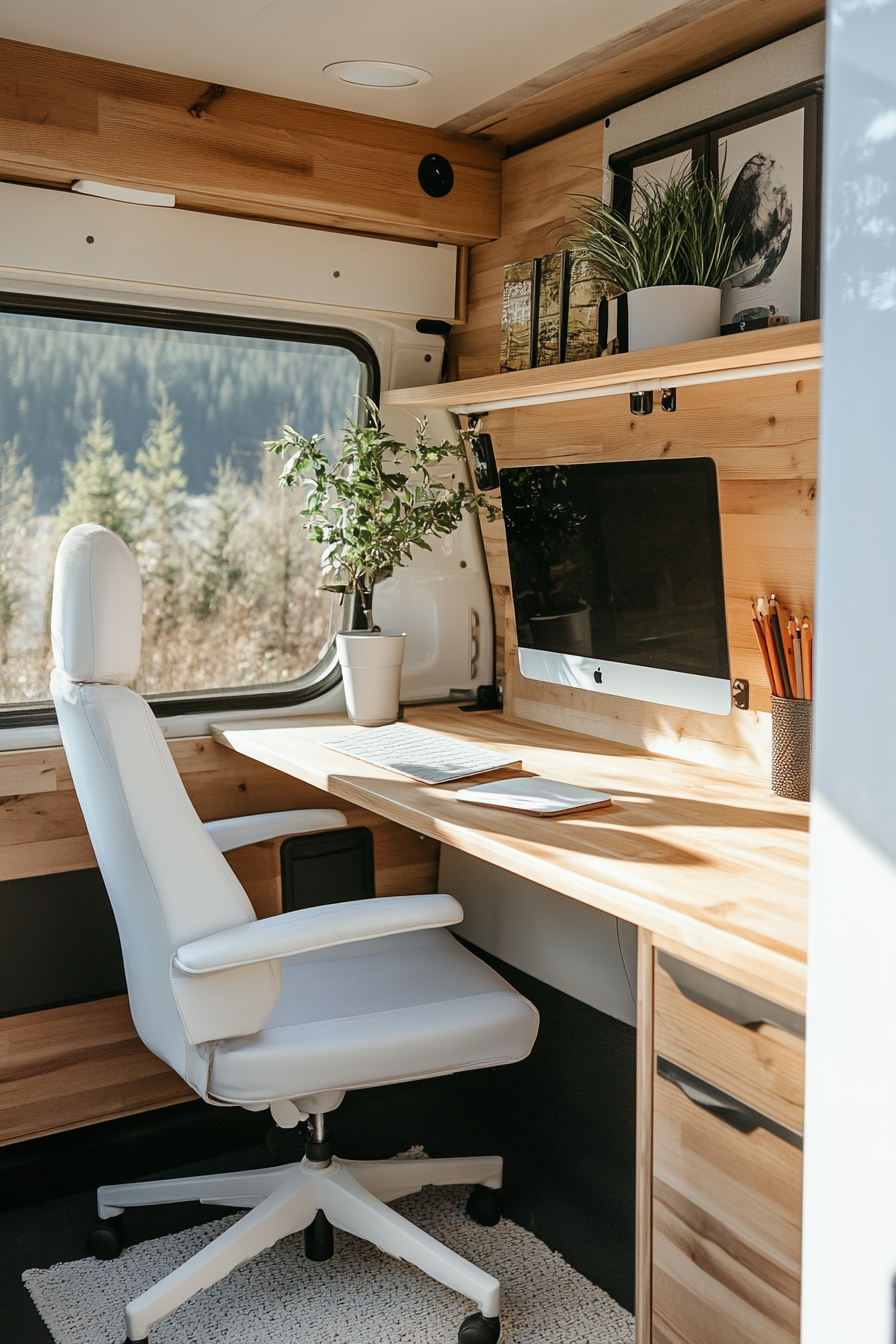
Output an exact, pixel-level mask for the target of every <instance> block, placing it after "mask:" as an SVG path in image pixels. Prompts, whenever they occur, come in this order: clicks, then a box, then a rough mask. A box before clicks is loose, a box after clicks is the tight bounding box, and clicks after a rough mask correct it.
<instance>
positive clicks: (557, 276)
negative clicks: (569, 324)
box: [534, 252, 569, 368]
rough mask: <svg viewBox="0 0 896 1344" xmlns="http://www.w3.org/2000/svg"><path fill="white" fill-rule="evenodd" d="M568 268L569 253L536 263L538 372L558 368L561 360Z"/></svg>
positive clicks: (564, 343) (564, 328)
mask: <svg viewBox="0 0 896 1344" xmlns="http://www.w3.org/2000/svg"><path fill="white" fill-rule="evenodd" d="M568 264H569V253H568V252H551V253H549V254H548V255H547V256H546V257H541V258H540V259H539V262H538V267H537V275H538V302H537V305H536V317H535V342H534V345H535V360H534V363H535V365H536V366H537V367H539V368H540V367H542V366H543V365H547V364H559V363H561V361H562V360H563V358H564V346H565V345H566V305H567V298H568V295H567V288H566V272H567V268H568Z"/></svg>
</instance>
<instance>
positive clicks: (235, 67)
mask: <svg viewBox="0 0 896 1344" xmlns="http://www.w3.org/2000/svg"><path fill="white" fill-rule="evenodd" d="M823 14H824V0H685V3H684V4H678V5H673V6H669V5H668V3H667V0H554V3H553V4H551V5H547V4H545V0H490V2H489V3H488V4H486V5H483V4H481V3H480V0H451V3H450V4H444V5H439V6H431V5H425V6H421V5H420V4H419V2H418V0H382V3H379V4H376V5H371V4H370V3H369V0H331V3H330V4H328V5H325V6H324V5H320V4H316V3H312V0H298V2H297V0H156V2H155V3H154V4H153V5H151V6H147V5H144V4H142V3H139V2H138V0H82V3H81V4H79V5H77V6H72V5H71V4H69V3H68V0H41V4H39V5H35V4H34V3H33V0H5V3H4V5H3V15H2V20H0V36H3V37H6V38H11V39H14V40H17V41H19V42H27V43H32V44H36V45H40V46H45V47H52V48H55V49H56V50H59V51H69V52H76V53H79V54H82V55H87V56H94V57H99V58H101V59H103V60H107V61H116V62H121V63H124V64H127V65H134V66H140V67H143V68H146V67H149V68H151V69H154V70H159V71H165V72H167V73H168V74H172V75H180V76H183V77H186V78H188V79H194V80H197V81H205V82H206V83H219V84H223V85H225V86H227V87H236V88H241V89H245V90H249V91H254V92H258V93H263V94H272V95H275V96H277V97H280V98H288V99H291V100H294V99H295V100H301V101H302V102H304V103H313V104H316V105H319V106H321V107H333V108H341V109H343V110H346V111H350V112H356V113H364V114H367V115H370V116H375V117H386V118H389V119H394V120H397V121H403V122H410V123H413V124H415V125H417V126H420V127H435V128H437V129H438V130H440V131H442V132H443V133H446V134H448V135H464V136H471V137H476V138H481V139H489V140H492V141H494V142H496V144H497V145H498V146H507V147H510V148H511V149H513V150H520V149H524V148H527V147H529V146H531V145H533V144H536V143H539V142H540V141H543V140H545V139H548V138H550V137H552V136H555V135H558V134H561V133H562V132H564V131H568V130H571V129H573V128H575V127H576V126H581V125H584V124H586V123H587V122H588V121H591V120H594V119H596V118H597V117H602V116H605V115H607V114H608V113H609V112H612V111H614V110H616V109H617V108H619V107H623V106H626V105H627V104H629V103H631V102H634V101H636V100H637V99H639V98H643V97H645V96H647V95H649V94H651V93H653V92H655V91H657V90H658V89H659V88H662V87H668V85H669V84H672V83H676V82H678V81H680V80H683V79H688V78H690V77H691V76H693V75H694V74H697V73H700V72H701V71H703V70H707V69H710V68H712V67H713V66H717V65H719V64H721V63H723V62H724V61H727V60H731V59H732V58H734V57H736V56H738V55H742V54H743V53H744V52H746V51H749V50H752V49H753V48H755V47H757V46H761V45H763V44H764V43H766V42H770V41H773V40H774V39H775V38H778V37H782V36H785V35H786V34H787V33H790V32H793V31H795V30H796V29H798V28H800V27H804V26H806V25H807V24H809V23H814V22H816V21H818V20H819V19H820V18H822V17H823ZM636 52H637V57H635V53H636ZM358 59H368V60H381V61H382V60H385V61H397V62H401V63H404V64H407V65H412V66H416V67H419V68H422V69H424V70H427V71H429V72H430V73H431V74H432V75H433V79H432V81H431V83H429V84H426V85H424V86H418V87H413V88H404V89H382V88H380V89H365V88H359V87H357V86H353V85H349V84H344V83H340V82H339V81H337V80H335V79H333V78H331V77H329V76H327V75H326V74H324V67H325V66H326V65H328V64H330V63H332V62H336V61H345V60H358ZM2 82H3V81H2V80H0V83H2Z"/></svg>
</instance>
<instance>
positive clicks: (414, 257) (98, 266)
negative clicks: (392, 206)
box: [0, 182, 457, 321]
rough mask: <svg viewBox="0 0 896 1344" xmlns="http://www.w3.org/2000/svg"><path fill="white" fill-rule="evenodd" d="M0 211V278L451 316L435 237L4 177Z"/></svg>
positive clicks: (453, 263) (451, 280)
mask: <svg viewBox="0 0 896 1344" xmlns="http://www.w3.org/2000/svg"><path fill="white" fill-rule="evenodd" d="M0 220H2V221H3V224H2V229H0V279H2V275H3V271H4V270H9V271H12V272H19V271H26V272H28V271H30V272H31V273H32V274H33V275H34V276H35V277H37V276H43V277H44V278H46V279H50V278H51V277H52V276H53V275H59V276H71V275H79V276H85V277H86V276H93V277H95V278H103V279H109V280H117V281H119V282H122V283H127V282H128V281H130V282H132V283H139V284H141V285H153V286H155V287H156V288H157V289H158V290H159V292H160V293H163V292H164V291H165V290H166V289H169V288H172V289H181V290H187V291H192V292H194V293H195V294H196V295H197V297H198V296H203V295H209V294H230V295H243V296H251V297H252V298H261V299H268V300H270V299H273V300H275V301H277V302H281V303H282V302H284V301H285V302H290V303H301V304H302V305H304V306H308V305H312V304H313V305H315V306H316V307H320V308H329V309H332V308H333V307H341V308H354V309H363V310H365V311H368V312H374V313H393V314H399V315H407V316H413V317H429V318H438V319H442V320H446V321H447V320H452V319H453V318H454V290H455V276H456V267H457V248H456V247H450V246H448V245H445V244H441V243H440V244H439V245H438V246H437V247H428V246H425V245H423V246H421V245H419V244H416V243H399V242H389V241H387V240H385V239H382V238H364V237H361V236H360V235H358V234H352V233H335V232H334V233H330V232H329V231H328V230H326V229H303V228H298V227H297V226H295V225H292V224H264V223H260V222H258V221H256V220H250V219H235V218H232V217H230V216H228V215H208V214H204V213H203V212H201V211H198V210H178V209H167V208H164V207H158V206H146V205H127V204H125V203H124V202H122V201H108V200H101V199H99V198H98V197H95V196H80V195H77V194H75V193H72V192H67V191H50V190H48V189H44V188H40V187H21V186H16V185H14V184H13V183H11V182H0ZM88 238H92V239H93V242H92V243H88V242H87V239H88ZM156 301H157V302H158V301H159V300H158V299H157V300H156Z"/></svg>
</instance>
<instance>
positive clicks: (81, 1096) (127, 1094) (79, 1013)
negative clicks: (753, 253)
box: [0, 737, 439, 1143]
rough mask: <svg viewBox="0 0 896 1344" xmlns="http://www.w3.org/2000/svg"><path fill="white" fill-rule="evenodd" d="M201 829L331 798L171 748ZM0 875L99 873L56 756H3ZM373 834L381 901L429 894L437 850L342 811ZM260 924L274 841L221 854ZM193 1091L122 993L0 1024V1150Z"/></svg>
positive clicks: (208, 742) (270, 908)
mask: <svg viewBox="0 0 896 1344" xmlns="http://www.w3.org/2000/svg"><path fill="white" fill-rule="evenodd" d="M170 746H171V750H172V753H173V755H174V759H175V761H176V762H177V766H178V770H179V772H180V774H181V777H182V778H183V781H184V784H185V786H186V789H187V792H188V794H189V795H190V798H191V800H192V802H193V804H194V806H195V807H196V810H197V812H198V813H199V816H200V817H201V818H202V820H203V821H212V820H216V819H217V818H220V817H231V816H248V815H251V814H252V813H254V812H268V811H278V810H280V809H286V808H297V807H330V806H333V800H332V798H330V797H329V795H328V794H325V793H323V792H321V791H320V790H319V789H315V788H313V787H311V786H310V785H306V784H302V783H301V782H300V781H299V780H295V779H291V778H289V777H288V776H286V775H283V774H281V773H280V772H279V771H277V770H272V769H270V768H269V767H268V766H265V765H260V764H258V763H257V762H256V761H250V760H248V759H247V758H246V757H243V756H238V755H237V754H236V753H235V752H231V751H229V750H228V749H227V748H226V747H222V746H220V745H219V744H218V743H216V742H213V741H212V739H211V738H210V737H198V738H183V739H180V740H174V741H172V742H171V743H170ZM0 790H2V794H3V795H5V796H0V878H2V879H11V878H14V877H34V876H38V875H39V874H43V873H60V872H70V871H72V870H74V869H78V868H88V867H95V866H96V859H95V857H94V854H93V849H92V847H91V844H90V840H89V838H88V836H87V831H86V828H85V825H84V818H83V816H82V814H81V809H80V807H79V806H78V800H77V798H76V797H75V793H74V788H73V785H72V780H71V774H70V772H69V769H68V765H67V763H66V760H65V753H64V752H63V750H62V748H61V747H55V748H50V749H48V750H43V751H16V752H6V753H4V754H3V755H0ZM339 806H340V808H341V810H342V811H344V812H345V814H346V817H347V818H348V824H349V825H350V826H369V827H370V829H371V831H372V832H373V837H374V855H375V863H376V886H377V894H378V895H380V896H402V895H410V894H412V893H414V892H418V891H434V890H435V887H436V879H437V872H438V848H439V847H438V845H437V844H436V842H435V841H432V840H429V839H425V838H423V837H421V836H419V835H417V834H416V833H415V832H413V831H408V830H406V829H405V828H404V827H402V826H397V825H395V823H393V822H390V821H386V820H384V819H383V818H382V817H378V816H376V815H375V814H373V813H370V812H367V811H365V810H364V809H363V808H357V807H351V806H349V805H347V804H339ZM227 859H228V861H229V862H230V865H231V867H232V868H233V869H234V871H235V872H236V874H237V876H238V877H239V878H240V881H241V882H242V883H243V885H244V886H245V888H246V891H247V892H248V894H249V897H250V899H251V901H252V904H253V906H254V907H255V910H256V912H257V913H258V915H259V916H264V915H270V914H276V913H277V912H278V911H279V910H280V869H279V842H278V841H276V840H270V841H267V842H265V843H264V844H261V845H246V846H245V847H243V848H242V849H238V850H234V851H232V852H231V853H230V854H228V855H227ZM193 1096H194V1094H193V1093H192V1092H191V1091H190V1089H189V1088H188V1087H186V1085H185V1084H184V1083H183V1082H182V1081H181V1079H180V1078H179V1077H178V1076H177V1075H176V1074H175V1073H173V1072H172V1071H171V1070H170V1069H169V1068H168V1067H167V1065H165V1064H162V1063H161V1062H160V1061H159V1060H157V1059H156V1058H155V1056H154V1055H151V1054H150V1052H149V1051H148V1050H147V1049H146V1048H145V1047H144V1046H143V1045H142V1044H141V1042H140V1041H139V1039H138V1038H137V1035H136V1032H135V1031H134V1026H133V1023H132V1022H131V1017H130V1013H129V1012H128V1006H127V998H126V996H121V997H116V998H111V999H101V1000H98V1001H96V1002H93V1003H82V1004H77V1005H73V1006H71V1007H63V1008H52V1009H47V1010H45V1011H43V1012H37V1013H25V1014H22V1015H21V1016H18V1017H6V1018H0V1143H11V1142H15V1141H17V1140H20V1139H24V1138H33V1137H36V1136H37V1135H40V1134H49V1133H53V1132H55V1131H58V1130H63V1129H72V1128H75V1127H77V1126H79V1125H86V1124H92V1123H94V1122H95V1121H99V1120H109V1119H113V1118H114V1117H115V1116H120V1115H128V1114H132V1113H134V1112H136V1111H144V1110H149V1109H151V1108H153V1107H157V1106H166V1105H172V1104H174V1103H175V1102H179V1101H185V1100H189V1099H190V1098H192V1097H193Z"/></svg>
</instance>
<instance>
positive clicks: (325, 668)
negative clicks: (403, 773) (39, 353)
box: [0, 291, 380, 731]
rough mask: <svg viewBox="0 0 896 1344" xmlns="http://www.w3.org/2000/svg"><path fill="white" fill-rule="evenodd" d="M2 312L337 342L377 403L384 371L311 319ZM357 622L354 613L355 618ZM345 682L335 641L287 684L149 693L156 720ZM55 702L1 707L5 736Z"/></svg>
mask: <svg viewBox="0 0 896 1344" xmlns="http://www.w3.org/2000/svg"><path fill="white" fill-rule="evenodd" d="M0 312H3V313H21V314H23V315H30V316H34V317H58V318H75V319H80V320H82V321H88V322H116V323H119V324H121V325H123V326H132V327H160V328H166V329H168V330H175V331H195V332H208V333H210V334H213V335H222V336H256V337H258V338H260V339H262V340H281V341H292V342H293V343H294V344H296V345H300V344H313V345H332V346H338V347H339V348H340V349H342V350H348V351H349V352H350V353H351V354H353V355H354V356H355V358H356V359H357V360H358V363H359V364H360V366H361V388H360V394H361V396H362V397H365V398H366V397H370V398H371V399H372V400H373V401H375V402H377V403H379V396H380V366H379V361H378V359H377V357H376V354H375V353H374V350H373V347H372V345H371V344H370V342H369V341H368V340H366V339H365V338H364V337H363V336H360V335H359V334H358V333H357V332H354V331H351V330H349V329H347V328H342V327H334V326H330V325H324V324H321V325H320V326H318V325H316V324H315V323H313V322H280V321H277V320H272V319H267V318H254V317H242V316H235V315H230V314H218V313H203V312H195V311H192V310H188V309H180V308H161V307H156V306H154V305H146V306H145V307H144V306H143V305H142V304H126V303H114V302H106V301H104V300H97V301H94V300H92V299H68V298H63V297H59V296H57V295H30V294H29V295H26V294H16V293H11V292H8V291H6V292H3V291H0ZM354 618H355V613H354V609H352V612H351V615H350V618H349V619H350V620H351V622H352V623H353V622H354ZM341 680H342V673H341V671H340V669H339V661H338V659H337V657H336V649H335V641H334V643H333V644H331V645H330V647H329V649H328V650H327V652H326V653H325V654H324V656H323V658H321V659H320V660H319V661H318V663H317V664H316V665H315V666H314V667H313V668H310V669H309V670H308V671H307V672H304V673H303V674H302V675H301V676H300V677H296V678H295V679H294V680H292V681H289V682H285V683H283V682H281V683H271V684H268V685H261V686H235V687H233V689H227V688H226V687H220V688H218V687H215V688H209V689H205V690H195V691H191V690H183V691H157V692H155V693H150V694H148V695H146V696H144V699H145V700H146V702H147V704H148V705H149V706H150V708H151V709H152V712H153V714H154V715H155V716H156V718H160V719H167V718H173V717H174V716H176V715H183V714H213V713H220V712H228V711H232V710H258V709H283V708H288V707H289V706H291V705H301V704H304V703H306V702H307V701H309V700H314V699H316V698H317V697H318V696H321V695H325V694H326V692H327V691H330V690H332V689H333V688H334V687H335V686H338V685H339V683H340V681H341ZM56 722H57V719H56V708H55V706H54V705H53V702H52V701H51V700H35V701H22V700H19V701H13V702H11V703H9V704H0V731H2V729H4V728H33V727H40V726H43V725H46V724H55V723H56Z"/></svg>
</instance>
